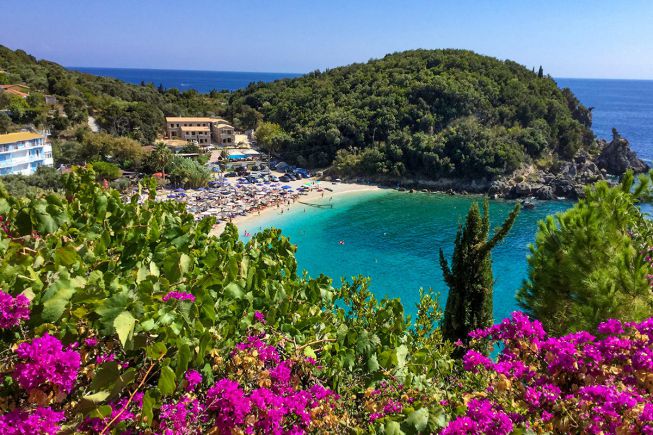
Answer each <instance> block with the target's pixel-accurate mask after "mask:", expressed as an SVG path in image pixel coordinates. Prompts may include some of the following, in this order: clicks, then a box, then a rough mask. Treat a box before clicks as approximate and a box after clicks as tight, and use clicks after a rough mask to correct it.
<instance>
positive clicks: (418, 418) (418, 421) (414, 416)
mask: <svg viewBox="0 0 653 435" xmlns="http://www.w3.org/2000/svg"><path fill="white" fill-rule="evenodd" d="M428 422H429V410H428V409H427V408H420V409H418V410H417V411H413V412H411V413H410V415H408V418H407V419H406V423H408V424H410V425H411V426H413V427H414V428H415V430H417V431H418V432H421V431H423V430H424V429H426V425H427V424H428Z"/></svg>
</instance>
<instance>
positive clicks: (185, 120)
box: [166, 116, 234, 146]
mask: <svg viewBox="0 0 653 435" xmlns="http://www.w3.org/2000/svg"><path fill="white" fill-rule="evenodd" d="M166 135H167V138H168V139H171V140H185V141H189V142H195V143H197V144H198V145H200V146H209V145H211V144H212V143H216V144H221V145H233V144H234V128H233V127H232V126H231V125H229V124H228V123H227V121H225V120H224V119H221V118H201V117H199V118H192V117H176V116H167V117H166Z"/></svg>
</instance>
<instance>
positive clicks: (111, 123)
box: [0, 45, 227, 145]
mask: <svg viewBox="0 0 653 435" xmlns="http://www.w3.org/2000/svg"><path fill="white" fill-rule="evenodd" d="M0 69H1V70H4V71H5V73H3V76H2V80H3V81H5V82H7V83H14V84H15V83H25V84H27V85H28V86H29V87H30V94H35V99H34V101H26V100H23V99H22V98H20V97H17V98H11V97H9V96H6V97H5V96H3V97H0V109H4V108H7V109H9V111H10V114H11V118H12V121H13V123H15V124H24V123H35V124H38V125H46V124H47V125H48V126H50V127H51V128H52V129H53V131H54V132H55V133H58V132H61V131H63V130H65V128H67V127H68V126H69V125H79V124H85V123H86V119H87V116H88V114H89V113H90V114H91V115H93V116H94V117H95V118H96V119H97V121H98V123H99V125H100V127H101V128H102V129H103V130H104V131H105V132H109V133H111V134H114V135H124V136H128V137H130V138H132V139H135V140H137V141H139V142H141V143H143V144H147V145H149V144H152V143H153V142H154V140H155V138H156V135H157V133H161V132H162V128H163V121H164V119H163V117H164V115H176V116H185V115H192V116H204V115H207V116H208V115H222V114H223V111H224V105H225V104H226V99H227V93H225V92H212V93H211V94H210V95H203V94H199V93H198V92H196V91H187V92H179V91H178V90H176V89H170V90H168V91H164V90H162V89H161V90H158V89H157V88H155V87H154V86H151V85H147V86H134V85H131V84H127V83H124V82H121V81H120V80H116V79H112V78H108V77H97V76H92V75H89V74H83V73H78V72H75V71H68V70H66V69H65V68H63V67H62V66H60V65H57V64H56V63H53V62H48V61H44V60H41V61H39V60H37V59H36V58H34V57H33V56H30V55H29V54H27V53H25V52H24V51H22V50H16V51H12V50H10V49H9V48H7V47H4V46H1V45H0ZM45 94H49V95H54V96H56V97H57V100H58V101H59V103H60V104H61V105H62V106H63V110H64V112H65V114H66V117H60V116H58V113H55V114H54V115H52V116H48V111H49V108H48V107H47V106H46V105H45V104H44V101H43V98H42V96H43V95H45ZM39 96H40V97H39Z"/></svg>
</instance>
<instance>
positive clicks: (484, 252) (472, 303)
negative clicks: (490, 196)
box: [440, 199, 519, 342]
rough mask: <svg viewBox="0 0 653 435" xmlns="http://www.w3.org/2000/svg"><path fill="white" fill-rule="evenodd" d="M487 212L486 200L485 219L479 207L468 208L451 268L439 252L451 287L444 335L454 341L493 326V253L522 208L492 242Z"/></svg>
mask: <svg viewBox="0 0 653 435" xmlns="http://www.w3.org/2000/svg"><path fill="white" fill-rule="evenodd" d="M488 208H489V206H488V201H487V199H485V200H484V202H483V214H482V215H481V212H480V210H479V207H478V203H476V202H474V203H473V204H472V205H471V207H470V208H469V212H468V213H467V219H466V221H465V226H464V227H460V228H459V229H458V233H457V234H456V242H455V245H454V251H453V258H452V262H451V267H450V266H449V264H448V263H447V260H446V259H445V257H444V252H442V249H440V266H441V268H442V273H443V275H444V280H445V282H446V283H447V286H448V287H449V296H448V297H447V305H446V307H445V310H444V319H443V322H442V334H443V336H444V338H445V339H448V340H451V341H455V340H462V341H464V342H466V341H467V340H468V338H469V337H468V334H469V333H470V332H471V331H473V330H475V329H479V328H486V327H488V326H490V325H492V321H493V317H492V287H493V285H494V279H493V277H492V257H491V251H492V249H493V248H494V247H495V246H496V245H497V243H499V242H500V241H501V240H502V239H503V238H504V237H505V236H506V235H507V234H508V231H510V228H511V227H512V224H513V223H514V222H515V219H516V218H517V215H518V214H519V204H516V205H515V208H514V209H513V211H512V212H511V213H510V215H509V216H508V218H507V219H506V220H505V221H504V222H503V225H502V226H501V227H500V228H499V229H498V230H497V231H496V232H495V234H494V236H493V237H492V238H491V239H489V240H488V234H489V231H490V219H489V210H488Z"/></svg>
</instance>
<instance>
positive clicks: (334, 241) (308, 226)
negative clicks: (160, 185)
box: [239, 191, 571, 319]
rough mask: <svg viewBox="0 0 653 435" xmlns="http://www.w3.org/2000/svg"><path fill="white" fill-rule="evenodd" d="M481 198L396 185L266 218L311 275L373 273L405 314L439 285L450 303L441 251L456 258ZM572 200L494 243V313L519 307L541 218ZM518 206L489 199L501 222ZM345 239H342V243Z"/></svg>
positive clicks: (378, 291)
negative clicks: (458, 240) (462, 230)
mask: <svg viewBox="0 0 653 435" xmlns="http://www.w3.org/2000/svg"><path fill="white" fill-rule="evenodd" d="M475 199H478V197H467V196H466V197H463V196H448V195H435V194H428V193H414V194H410V193H406V192H396V191H380V192H378V191H375V192H365V193H351V194H341V195H339V196H337V197H335V198H334V200H333V204H334V207H333V209H318V208H314V207H302V206H301V205H299V206H297V207H295V208H293V209H292V210H291V211H290V212H286V213H284V214H283V215H278V214H277V215H274V216H272V217H269V216H268V217H266V218H265V220H264V221H261V222H264V223H265V225H266V226H273V227H276V228H281V229H282V231H283V234H284V235H286V236H288V237H289V238H290V240H291V242H293V243H294V244H296V245H297V246H298V249H297V259H298V262H299V266H300V268H302V269H305V270H307V271H308V272H309V274H310V275H311V276H317V275H319V274H320V273H324V274H326V275H328V276H330V277H331V278H334V281H335V284H336V285H337V284H338V283H339V282H340V277H345V278H347V279H349V278H351V277H352V276H355V275H358V274H362V275H366V276H370V277H371V278H372V282H371V288H372V290H373V292H374V294H375V295H377V297H383V296H389V297H399V298H401V300H402V302H403V304H404V307H405V309H406V311H407V313H410V314H414V313H415V304H416V302H417V299H418V295H419V289H420V288H433V289H434V290H436V291H439V292H440V293H441V302H442V304H443V306H444V302H445V301H446V294H447V289H446V286H445V284H444V282H443V280H442V273H441V270H440V266H439V262H438V249H439V248H442V249H443V250H444V252H445V255H446V256H447V258H450V256H451V253H452V251H453V243H454V239H455V236H456V230H457V227H458V224H459V223H461V222H462V221H463V219H464V218H465V215H466V214H467V210H468V208H469V206H470V204H471V202H472V201H473V200H475ZM327 201H328V200H327ZM570 205H571V203H569V202H562V201H561V202H558V201H550V202H542V203H539V204H538V206H537V207H536V208H535V209H532V210H523V211H522V212H521V214H520V215H519V217H518V218H517V221H516V222H515V225H514V227H513V229H512V231H511V232H510V234H509V236H508V237H507V238H506V240H505V241H504V242H503V243H502V244H500V245H499V246H498V247H497V248H496V249H495V251H494V255H493V270H494V277H495V280H496V283H495V287H494V315H495V319H502V318H504V317H506V316H507V315H508V314H510V312H512V311H513V310H515V309H516V308H517V305H516V303H515V299H514V294H515V291H516V290H517V288H518V287H519V286H520V285H521V282H522V280H523V278H524V277H525V276H526V255H527V253H528V244H529V243H530V242H532V241H533V239H534V235H535V230H536V228H537V221H538V220H540V219H542V218H544V217H545V216H546V215H548V214H551V213H554V212H557V211H562V210H565V209H566V208H568V207H569V206H570ZM513 206H514V202H510V201H490V220H491V222H492V223H493V225H498V224H499V223H501V222H502V220H503V219H504V218H505V217H507V216H508V214H509V213H510V211H511V210H512V208H513ZM261 225H262V224H261V223H257V222H256V221H252V222H250V223H248V224H247V225H243V226H241V227H240V228H239V232H240V233H241V234H243V233H244V231H249V232H255V231H258V230H260V228H261ZM341 240H342V241H344V242H345V243H344V245H340V244H339V241H341Z"/></svg>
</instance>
